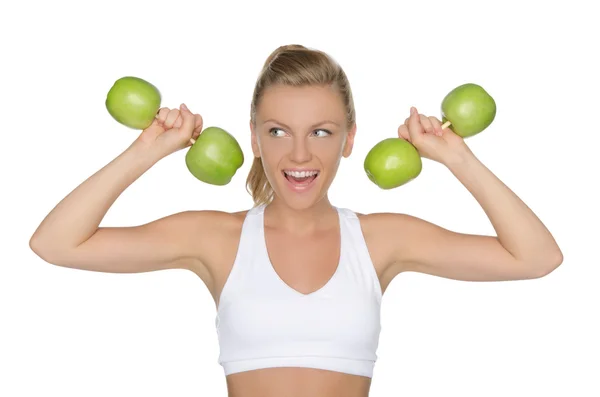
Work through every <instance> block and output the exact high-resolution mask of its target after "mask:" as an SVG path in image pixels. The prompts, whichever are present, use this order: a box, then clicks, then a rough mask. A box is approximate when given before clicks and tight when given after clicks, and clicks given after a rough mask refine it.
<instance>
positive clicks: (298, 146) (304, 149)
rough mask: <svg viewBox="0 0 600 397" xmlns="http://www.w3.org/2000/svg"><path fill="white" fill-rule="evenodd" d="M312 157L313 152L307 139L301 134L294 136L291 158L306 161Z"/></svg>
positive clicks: (301, 161)
mask: <svg viewBox="0 0 600 397" xmlns="http://www.w3.org/2000/svg"><path fill="white" fill-rule="evenodd" d="M311 158H312V154H311V151H310V147H309V145H308V142H307V139H306V138H304V137H301V136H297V137H294V146H293V147H292V153H291V159H292V160H293V161H295V162H296V163H305V162H308V161H310V160H311Z"/></svg>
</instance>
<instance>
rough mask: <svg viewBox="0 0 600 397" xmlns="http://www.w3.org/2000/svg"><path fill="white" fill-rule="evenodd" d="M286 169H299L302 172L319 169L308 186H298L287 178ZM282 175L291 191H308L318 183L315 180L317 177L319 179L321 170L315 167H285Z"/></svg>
mask: <svg viewBox="0 0 600 397" xmlns="http://www.w3.org/2000/svg"><path fill="white" fill-rule="evenodd" d="M285 171H299V172H302V171H317V176H316V177H315V179H313V180H312V181H311V182H310V183H309V184H308V185H306V186H298V185H295V184H293V183H292V182H290V180H289V179H287V177H286V176H285ZM281 176H282V177H283V179H284V180H285V184H286V186H287V187H288V188H289V189H290V190H291V191H293V192H294V193H304V192H307V191H309V190H311V189H312V188H313V186H315V185H316V183H315V181H316V180H317V179H319V177H320V176H321V171H320V170H317V169H314V168H285V169H283V170H281Z"/></svg>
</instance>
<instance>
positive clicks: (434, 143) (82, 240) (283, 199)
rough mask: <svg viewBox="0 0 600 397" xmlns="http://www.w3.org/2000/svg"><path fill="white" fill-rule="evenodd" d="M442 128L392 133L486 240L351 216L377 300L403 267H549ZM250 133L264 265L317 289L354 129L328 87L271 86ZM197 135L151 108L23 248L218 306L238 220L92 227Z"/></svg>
mask: <svg viewBox="0 0 600 397" xmlns="http://www.w3.org/2000/svg"><path fill="white" fill-rule="evenodd" d="M326 120H327V121H328V122H327V123H324V121H326ZM321 123H322V124H321ZM440 127H441V122H440V120H438V119H436V118H434V117H426V116H424V115H420V114H418V112H417V111H416V109H414V108H412V109H411V114H410V116H409V118H407V119H406V120H405V122H404V124H402V125H401V126H400V127H399V129H398V136H399V137H401V138H403V139H406V140H408V141H410V142H411V143H412V144H413V145H415V147H417V149H418V150H419V152H420V153H421V155H422V156H423V157H425V158H428V159H431V160H433V161H437V162H440V163H441V164H444V165H445V166H447V167H448V169H449V170H450V171H451V172H452V174H453V175H454V176H455V177H456V178H458V180H459V181H460V182H461V183H462V184H463V185H464V186H465V187H466V188H467V189H468V190H469V192H471V194H472V195H473V196H474V197H475V198H476V200H477V201H478V202H479V204H480V205H481V206H482V208H483V209H484V211H485V213H486V214H487V216H488V217H489V220H490V222H491V223H492V224H493V227H494V229H495V230H496V232H497V236H482V235H473V234H465V233H459V232H454V231H450V230H446V229H444V228H442V227H439V226H437V225H435V224H432V223H430V222H427V221H424V220H422V219H419V218H417V217H414V216H411V215H407V214H403V213H374V214H366V215H363V214H359V219H360V222H361V227H362V229H363V233H364V236H365V239H366V242H367V246H368V249H369V252H370V254H371V258H372V261H373V265H374V267H375V270H376V272H377V274H378V276H379V279H380V283H381V287H382V290H383V291H384V293H385V291H386V289H387V287H388V286H389V284H390V283H391V282H392V280H393V279H394V278H395V277H396V276H397V275H398V274H400V273H402V272H406V271H415V272H421V273H426V274H431V275H436V276H440V277H445V278H450V279H455V280H469V281H496V280H523V279H533V278H539V277H542V276H544V275H547V274H549V273H550V272H552V271H553V270H554V269H556V268H557V267H558V266H559V265H560V264H561V263H562V260H563V258H562V253H561V250H560V249H559V247H558V245H557V244H556V242H555V241H554V239H553V237H552V235H551V234H550V232H549V231H548V230H547V229H546V227H545V226H544V225H543V224H542V222H541V221H540V220H539V219H538V218H537V217H536V215H535V214H534V213H533V212H532V211H531V210H530V209H529V208H528V207H527V206H526V205H525V204H524V203H523V202H522V201H521V200H520V199H519V198H518V197H517V196H516V195H515V194H514V193H513V192H512V191H511V190H510V189H509V188H508V187H506V186H505V185H504V184H503V183H502V182H501V181H500V180H499V179H498V178H497V177H496V176H495V175H494V174H493V173H492V172H491V171H490V170H488V169H487V168H486V167H485V166H484V165H483V164H482V163H481V162H480V161H479V160H478V159H477V158H476V157H475V156H474V154H473V153H472V152H471V151H470V150H469V148H468V147H467V146H466V145H465V143H464V141H463V139H462V138H460V137H459V136H457V135H456V134H454V133H453V132H452V131H451V130H449V129H445V130H443V131H442V130H441V129H440ZM250 130H251V145H252V151H253V154H254V156H257V157H258V156H260V157H262V159H263V163H264V166H265V170H266V173H267V175H268V177H269V179H270V181H271V182H272V186H273V188H274V190H275V192H276V197H275V199H274V201H273V202H272V203H271V204H270V205H269V206H268V207H267V208H266V210H265V238H266V242H267V247H268V252H269V256H270V259H271V262H272V264H273V267H274V269H275V270H276V272H277V273H278V274H279V276H280V277H281V279H282V280H283V281H284V282H285V283H286V284H287V285H288V286H290V288H294V289H295V290H297V291H299V292H302V293H309V292H312V291H315V290H317V289H319V288H321V287H322V286H323V285H324V284H325V283H326V282H327V281H328V280H329V278H331V276H332V275H333V273H334V271H335V266H336V265H337V262H338V259H339V248H340V235H339V230H338V227H339V224H338V219H337V214H336V212H335V208H333V206H332V204H331V203H330V202H329V199H328V196H327V192H328V189H329V187H330V185H331V183H332V181H333V179H334V177H335V174H336V172H337V169H338V167H339V164H340V161H341V159H342V158H344V157H349V156H350V154H351V153H352V147H353V144H354V138H355V135H356V124H354V125H352V126H350V127H348V126H346V125H345V114H344V108H343V106H342V103H341V99H340V97H339V95H338V94H337V93H336V92H335V90H333V89H331V88H329V87H272V88H270V89H268V90H267V91H266V92H265V96H264V97H263V100H262V101H261V103H260V105H259V108H258V114H257V117H256V125H253V124H252V123H251V124H250ZM200 131H202V117H201V116H200V115H198V114H196V115H194V114H192V113H191V112H190V111H189V110H188V109H187V107H185V105H182V106H181V107H180V108H179V109H161V110H160V111H159V114H158V117H157V120H155V122H154V123H153V124H152V125H151V126H150V127H149V128H148V129H147V130H144V131H143V132H142V133H141V135H140V136H139V137H138V138H137V139H136V140H135V142H134V143H133V144H132V145H131V146H130V147H129V148H127V149H126V150H125V151H124V152H123V153H122V154H121V155H119V156H118V157H117V158H115V159H114V160H113V161H111V162H110V163H109V164H107V165H106V166H105V167H104V168H102V169H101V170H99V171H98V172H97V173H95V174H94V175H92V176H91V177H90V178H89V179H87V180H86V181H84V182H83V183H82V184H81V185H79V186H78V187H77V188H76V189H75V190H73V191H72V192H71V193H70V194H69V195H67V196H66V197H65V198H64V199H63V200H62V201H61V202H60V203H59V204H58V205H57V206H56V207H55V208H54V209H53V210H52V211H51V212H50V213H49V214H48V216H47V217H46V218H45V219H44V220H43V222H42V223H41V224H40V226H39V227H38V229H37V230H36V231H35V233H34V234H33V236H32V237H31V241H30V246H31V248H32V250H33V251H34V252H35V253H36V254H37V255H38V256H40V257H41V258H42V259H44V260H45V261H47V262H49V263H51V264H54V265H57V266H63V267H70V268H76V269H84V270H90V271H99V272H111V273H140V272H149V271H156V270H164V269H188V270H190V271H192V272H194V274H196V275H197V276H198V277H200V279H202V281H203V282H204V284H205V285H206V287H207V288H208V290H209V291H210V293H211V295H212V297H213V299H214V301H215V305H216V306H217V305H218V303H219V296H220V294H221V290H222V288H223V285H224V284H225V281H226V280H227V277H228V275H229V272H230V270H231V266H232V264H233V261H234V258H235V255H236V252H237V247H238V243H239V238H240V232H241V227H242V223H243V221H244V217H245V215H246V213H247V211H240V212H235V213H226V212H221V211H210V210H190V211H185V212H181V213H177V214H173V215H170V216H167V217H164V218H161V219H158V220H155V221H153V222H150V223H148V224H144V225H139V226H132V227H99V224H100V222H101V220H102V219H103V217H104V216H105V214H106V212H107V211H108V209H109V208H110V206H111V205H112V204H113V203H114V201H115V200H116V199H117V197H118V196H119V195H120V194H121V193H122V192H123V191H124V190H125V189H126V188H127V187H128V186H130V185H131V184H132V183H133V182H134V181H135V180H137V179H138V178H139V177H140V176H141V175H142V174H143V173H144V172H146V171H147V170H148V169H149V168H150V167H152V166H153V165H154V164H156V163H157V162H158V161H159V160H160V159H162V158H164V157H166V156H168V155H169V154H171V153H174V152H176V151H178V150H181V149H183V148H185V147H188V146H189V139H190V138H194V137H197V136H198V134H200ZM294 167H300V168H302V167H305V168H310V169H318V170H319V171H320V174H319V176H318V177H317V179H316V180H315V182H314V183H315V186H314V188H313V189H311V190H310V191H307V192H304V193H296V192H294V191H292V190H291V189H289V188H288V187H287V185H286V183H287V181H286V179H285V177H284V176H283V173H282V170H283V169H286V168H294ZM370 385H371V379H369V378H366V377H361V376H355V375H347V374H343V373H337V372H333V371H323V370H316V369H308V368H271V369H261V370H255V371H248V372H242V373H238V374H232V375H230V376H228V377H227V386H228V391H229V397H255V396H261V397H279V396H283V395H285V396H294V397H308V396H311V397H312V396H315V395H318V396H321V397H333V396H340V395H343V396H347V397H366V396H368V394H369V389H370Z"/></svg>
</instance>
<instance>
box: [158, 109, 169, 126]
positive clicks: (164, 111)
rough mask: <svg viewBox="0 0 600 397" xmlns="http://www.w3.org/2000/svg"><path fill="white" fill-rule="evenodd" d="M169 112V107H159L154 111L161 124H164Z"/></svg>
mask: <svg viewBox="0 0 600 397" xmlns="http://www.w3.org/2000/svg"><path fill="white" fill-rule="evenodd" d="M168 114H169V108H160V109H158V112H157V113H156V118H157V119H158V121H160V123H161V124H164V122H165V120H166V119H167V115H168Z"/></svg>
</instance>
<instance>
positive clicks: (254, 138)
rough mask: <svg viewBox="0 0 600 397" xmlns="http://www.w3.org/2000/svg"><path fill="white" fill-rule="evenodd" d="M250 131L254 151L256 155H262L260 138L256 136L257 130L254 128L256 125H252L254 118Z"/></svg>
mask: <svg viewBox="0 0 600 397" xmlns="http://www.w3.org/2000/svg"><path fill="white" fill-rule="evenodd" d="M250 132H251V133H250V141H251V144H252V153H253V154H254V157H260V150H259V148H258V138H257V137H256V131H255V130H254V126H253V125H252V120H250Z"/></svg>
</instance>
